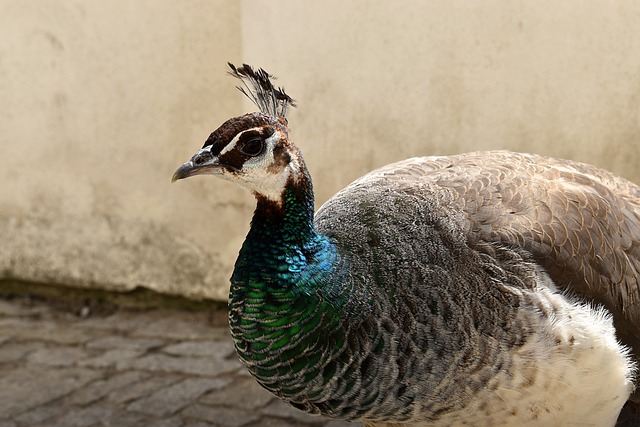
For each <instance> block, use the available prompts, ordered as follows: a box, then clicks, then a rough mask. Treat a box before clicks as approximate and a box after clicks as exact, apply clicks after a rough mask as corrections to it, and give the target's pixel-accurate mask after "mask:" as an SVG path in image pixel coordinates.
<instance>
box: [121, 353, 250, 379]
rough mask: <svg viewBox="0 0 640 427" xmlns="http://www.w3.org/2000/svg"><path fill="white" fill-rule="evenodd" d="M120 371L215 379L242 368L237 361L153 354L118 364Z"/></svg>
mask: <svg viewBox="0 0 640 427" xmlns="http://www.w3.org/2000/svg"><path fill="white" fill-rule="evenodd" d="M116 367H117V368H118V369H140V370H146V371H157V372H169V373H171V372H173V373H183V374H191V375H202V376H209V377H214V376H217V375H220V374H225V373H229V372H234V371H237V370H239V369H240V368H241V365H240V362H238V361H237V360H233V359H231V360H229V359H222V358H221V359H218V360H216V358H213V357H207V358H204V357H186V356H185V357H174V356H167V355H164V354H151V355H148V356H144V357H141V358H138V359H135V360H130V361H129V360H127V361H122V362H119V363H117V364H116Z"/></svg>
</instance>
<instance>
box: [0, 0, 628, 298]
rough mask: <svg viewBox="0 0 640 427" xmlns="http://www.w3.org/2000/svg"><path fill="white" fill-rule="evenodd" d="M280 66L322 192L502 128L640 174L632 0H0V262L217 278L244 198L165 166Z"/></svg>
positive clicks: (516, 142) (166, 278) (156, 280)
mask: <svg viewBox="0 0 640 427" xmlns="http://www.w3.org/2000/svg"><path fill="white" fill-rule="evenodd" d="M228 60H229V61H233V62H242V61H245V62H249V63H251V64H254V65H258V66H262V67H265V68H266V69H267V70H269V71H271V72H272V73H274V74H276V75H278V76H279V77H280V80H279V83H280V84H282V85H283V86H285V88H286V89H287V91H288V92H289V93H290V94H291V95H292V96H293V97H294V98H296V99H297V100H298V103H299V108H298V109H297V110H294V111H292V113H291V114H290V120H289V122H290V125H291V128H292V130H293V135H292V136H293V138H294V139H295V141H296V142H297V143H298V145H299V146H300V147H301V149H302V150H303V153H304V154H305V157H306V159H307V162H308V164H309V167H310V169H311V172H312V174H313V175H314V178H315V187H316V190H317V193H318V206H319V204H320V203H321V202H323V201H324V200H326V199H327V198H328V197H329V196H330V195H331V194H333V193H335V191H337V190H338V189H339V188H341V187H343V186H344V185H346V184H347V183H348V182H350V181H351V180H352V179H354V178H356V177H357V176H360V175H361V174H363V173H365V172H366V171H368V170H370V169H372V168H374V167H376V166H379V165H382V164H385V163H388V162H390V161H393V160H398V159H401V158H405V157H409V156H415V155H428V154H449V153H457V152H463V151H470V150H482V149H495V148H508V149H512V150H519V151H531V152H537V153H542V154H548V155H554V156H560V157H565V158H572V159H577V160H581V161H585V162H589V163H593V164H596V165H599V166H602V167H605V168H607V169H610V170H613V171H615V172H617V173H619V174H621V175H623V176H625V177H627V178H629V179H631V180H634V181H636V182H640V168H639V166H640V3H638V2H635V1H631V0H629V1H618V2H584V1H564V2H557V1H530V2H512V1H507V0H499V1H498V0H496V1H488V2H469V1H450V2H435V1H434V2H423V1H392V0H388V1H371V0H367V1H365V0H359V1H349V2H344V1H338V0H331V1H322V2H306V1H305V2H300V1H295V0H288V1H273V0H271V1H266V0H264V1H255V0H246V1H242V2H230V1H223V0H220V1H205V0H203V1H185V2H171V1H166V0H163V1H160V0H149V1H146V2H143V1H136V2H127V1H123V0H120V1H112V2H101V1H97V0H94V1H80V0H76V1H71V0H68V1H64V2H48V1H44V0H40V1H32V2H24V1H17V0H16V1H8V0H0V144H1V147H2V155H1V156H0V176H2V178H3V183H4V184H3V185H2V186H0V238H1V239H2V242H1V243H2V245H1V247H0V277H4V278H19V279H23V280H28V281H36V282H45V283H52V284H55V283H64V284H71V285H76V286H100V287H105V288H109V289H130V288H132V287H135V286H139V285H140V286H145V287H149V288H153V289H157V290H160V291H162V292H167V293H178V294H184V295H188V296H192V297H203V296H204V297H212V298H218V299H224V298H225V296H226V293H227V278H228V277H229V275H230V274H231V269H232V264H233V261H234V259H235V256H236V254H237V251H238V248H239V246H240V244H241V242H242V240H243V238H244V235H245V233H246V231H247V227H248V221H249V219H250V215H251V210H252V208H253V201H252V199H251V197H250V196H249V195H248V194H246V193H245V192H243V191H242V190H240V189H236V188H235V187H233V186H232V185H231V184H229V183H226V182H221V181H216V180H215V179H214V178H211V177H197V178H193V179H190V180H187V181H184V182H179V183H177V184H174V185H171V184H170V183H169V179H170V177H171V174H172V173H173V171H174V170H175V168H176V167H177V166H178V165H179V164H180V163H182V162H183V161H184V160H186V159H187V158H189V157H190V156H191V154H192V153H193V152H195V150H196V149H197V148H198V147H199V146H200V145H201V144H202V141H203V140H204V139H205V138H206V136H207V135H208V134H209V132H210V131H211V130H213V129H214V128H215V127H217V126H218V125H219V124H220V123H221V122H222V121H224V120H225V119H226V118H228V117H230V116H233V115H238V114H241V113H243V112H245V111H247V110H248V109H251V106H250V105H249V104H248V103H247V101H245V100H243V99H242V97H241V95H240V94H239V93H237V92H236V91H235V89H234V88H233V86H234V85H235V82H234V81H233V80H231V79H230V78H228V77H226V76H225V64H226V61H228Z"/></svg>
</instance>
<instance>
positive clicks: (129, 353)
mask: <svg viewBox="0 0 640 427" xmlns="http://www.w3.org/2000/svg"><path fill="white" fill-rule="evenodd" d="M142 354H144V350H128V349H115V350H108V351H106V352H104V353H103V354H101V355H99V356H96V357H92V358H90V359H85V360H82V361H80V362H78V366H85V367H92V368H109V367H111V366H116V365H118V367H119V369H121V370H124V369H127V367H128V365H129V363H131V360H132V359H135V358H136V357H138V356H141V355H142Z"/></svg>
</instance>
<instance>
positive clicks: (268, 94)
mask: <svg viewBox="0 0 640 427" xmlns="http://www.w3.org/2000/svg"><path fill="white" fill-rule="evenodd" d="M228 64H229V68H230V69H231V71H229V74H231V75H232V76H233V77H235V78H237V79H239V80H240V81H241V82H242V86H236V87H237V88H238V90H239V91H240V92H242V93H243V94H244V95H245V96H246V97H247V98H249V99H250V100H251V102H253V103H254V104H255V105H256V107H258V108H259V109H260V111H261V112H263V113H265V114H270V115H272V116H274V117H282V118H284V117H285V116H286V114H287V110H288V109H289V106H292V107H295V106H296V103H295V101H294V100H293V99H292V98H291V97H290V96H289V95H287V94H286V93H285V92H284V89H283V88H281V87H275V86H274V85H273V83H272V82H271V80H276V77H275V76H273V75H271V74H269V73H267V72H266V71H265V70H263V69H262V68H258V69H257V70H254V69H253V67H251V65H247V64H242V67H236V66H235V65H233V64H231V63H228Z"/></svg>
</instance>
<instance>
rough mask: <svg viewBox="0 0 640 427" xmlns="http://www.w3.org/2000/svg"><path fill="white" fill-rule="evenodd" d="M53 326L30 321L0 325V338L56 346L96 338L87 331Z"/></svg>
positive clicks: (80, 342)
mask: <svg viewBox="0 0 640 427" xmlns="http://www.w3.org/2000/svg"><path fill="white" fill-rule="evenodd" d="M53 326H54V325H44V324H43V323H42V322H36V321H31V320H30V321H23V322H21V323H20V324H18V325H0V336H6V337H12V338H14V339H16V340H21V341H33V340H41V341H46V342H53V343H58V344H82V343H84V342H86V341H89V340H90V339H95V338H96V337H95V335H94V334H92V333H91V332H90V331H87V330H83V329H76V328H56V327H53Z"/></svg>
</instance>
